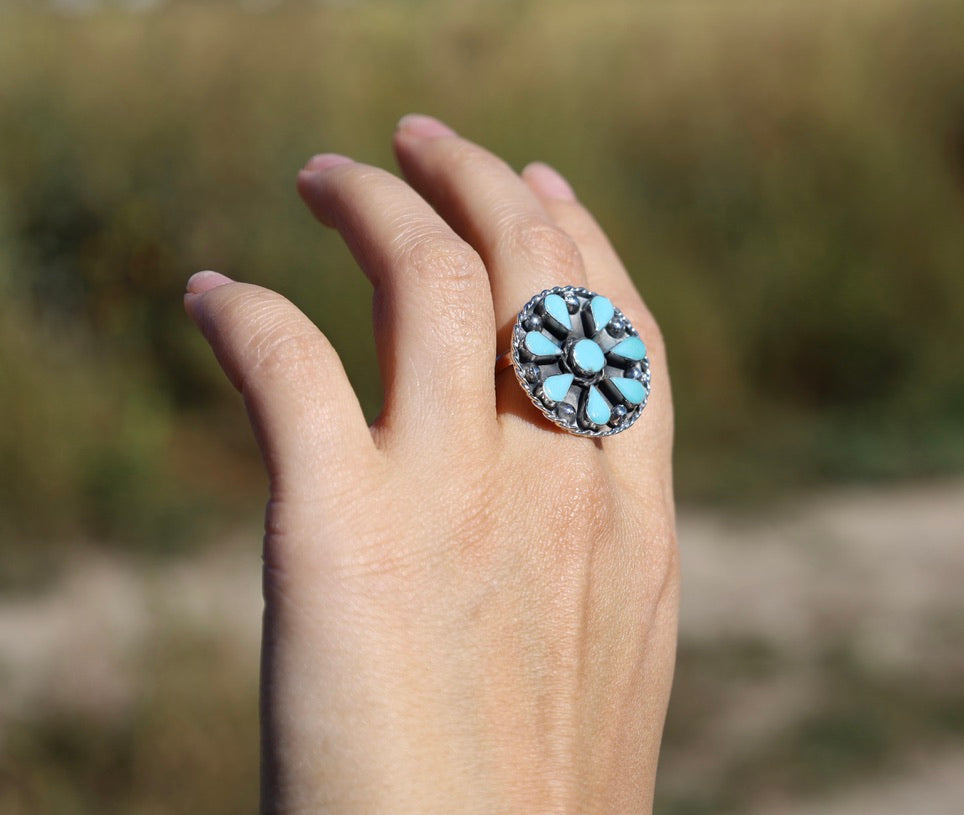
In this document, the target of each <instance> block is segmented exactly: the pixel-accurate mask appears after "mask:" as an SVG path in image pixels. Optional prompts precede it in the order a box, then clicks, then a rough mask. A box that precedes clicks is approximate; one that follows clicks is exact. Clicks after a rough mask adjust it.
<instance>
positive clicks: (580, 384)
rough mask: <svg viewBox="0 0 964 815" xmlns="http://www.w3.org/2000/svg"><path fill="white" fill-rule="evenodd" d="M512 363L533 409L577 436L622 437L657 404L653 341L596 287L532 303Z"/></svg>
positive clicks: (557, 292)
mask: <svg viewBox="0 0 964 815" xmlns="http://www.w3.org/2000/svg"><path fill="white" fill-rule="evenodd" d="M510 357H511V360H512V367H513V369H514V370H515V374H516V378H517V379H518V380H519V384H521V385H522V387H523V388H524V389H525V391H526V393H528V394H529V398H530V399H532V402H533V404H534V405H535V406H536V407H537V408H539V410H541V411H542V413H543V414H544V415H545V416H546V418H548V419H549V420H550V421H551V422H552V423H553V424H555V425H558V426H559V427H561V428H562V429H563V430H566V431H568V432H569V433H576V434H578V435H580V436H612V435H613V434H614V433H621V432H622V431H623V430H626V429H628V428H629V427H631V426H632V425H633V423H634V422H635V421H636V420H637V419H638V418H639V415H640V413H642V411H643V408H645V407H646V401H647V400H648V399H649V388H650V374H649V357H648V356H647V354H646V345H645V343H644V342H643V341H642V340H641V339H640V338H639V334H637V332H636V329H635V328H633V326H632V324H631V323H630V322H629V320H627V319H626V318H625V317H624V316H623V314H622V312H621V311H620V310H619V309H618V308H615V307H614V306H613V304H612V303H611V302H610V301H609V300H608V299H607V298H606V297H603V296H602V295H599V294H596V293H595V292H591V291H589V290H588V289H582V288H578V287H575V286H557V287H555V288H552V289H546V290H545V291H544V292H542V293H540V294H537V295H536V296H535V297H533V298H532V299H531V300H530V301H529V302H528V303H526V304H525V306H523V308H522V311H520V312H519V316H518V317H517V318H516V321H515V325H514V326H513V328H512V348H511V350H510Z"/></svg>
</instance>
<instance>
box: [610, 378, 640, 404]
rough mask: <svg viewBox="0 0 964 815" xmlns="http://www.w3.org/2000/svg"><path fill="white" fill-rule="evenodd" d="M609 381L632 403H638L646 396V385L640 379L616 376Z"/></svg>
mask: <svg viewBox="0 0 964 815" xmlns="http://www.w3.org/2000/svg"><path fill="white" fill-rule="evenodd" d="M609 381H610V382H612V383H613V385H615V386H616V390H618V391H619V392H620V393H621V394H622V395H623V396H624V397H625V399H626V401H627V402H629V403H630V404H632V405H638V404H639V403H640V402H642V401H643V399H645V398H646V386H645V385H644V384H643V383H642V382H640V381H639V380H638V379H623V378H622V377H620V376H614V377H613V378H612V379H610V380H609Z"/></svg>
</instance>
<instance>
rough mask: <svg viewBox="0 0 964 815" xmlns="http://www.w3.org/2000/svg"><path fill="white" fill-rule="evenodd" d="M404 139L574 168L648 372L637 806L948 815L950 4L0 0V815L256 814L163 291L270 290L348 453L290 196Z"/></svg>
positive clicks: (357, 348)
mask: <svg viewBox="0 0 964 815" xmlns="http://www.w3.org/2000/svg"><path fill="white" fill-rule="evenodd" d="M413 110H415V111H421V112H426V113H432V114H435V115H438V116H440V117H442V118H444V119H445V120H446V121H448V122H449V123H450V124H452V125H453V126H454V127H456V128H457V129H458V130H460V131H461V132H463V133H465V134H467V135H468V136H470V137H471V138H473V139H475V140H477V141H480V142H482V143H483V144H485V145H487V146H489V147H490V148H492V149H493V150H494V151H495V152H497V153H499V154H501V155H502V156H504V157H505V158H507V159H508V160H509V161H510V162H511V163H512V164H513V165H514V166H516V167H521V166H523V165H524V164H525V163H527V162H529V161H531V160H534V159H541V160H544V161H548V162H550V163H552V164H553V165H555V166H556V167H558V168H559V169H560V170H561V171H562V172H563V173H564V174H565V175H567V176H568V178H569V179H570V180H571V181H572V183H573V185H574V187H575V188H576V190H577V191H578V193H579V194H580V196H581V198H582V199H583V200H584V201H585V202H586V203H587V204H588V206H589V207H590V208H591V209H592V210H593V212H594V213H595V214H596V215H597V217H598V219H599V220H600V221H601V222H602V224H603V225H604V227H605V228H606V229H607V230H608V232H609V234H610V235H611V237H612V239H613V241H614V243H615V245H616V247H617V249H618V250H619V251H620V253H621V254H622V256H623V258H624V260H625V262H626V264H627V266H628V268H629V269H630V270H631V271H632V273H633V274H634V276H635V278H636V280H637V282H638V283H639V285H640V287H641V288H642V290H643V292H644V294H645V296H646V298H647V300H648V302H649V304H650V306H651V308H652V310H653V311H654V312H655V314H656V315H657V317H658V319H659V320H660V323H661V325H662V328H663V330H664V333H665V335H666V338H667V343H668V347H669V353H670V359H671V364H672V374H673V384H674V389H675V400H676V405H677V410H678V442H677V453H676V472H677V490H678V495H679V498H680V545H681V550H682V557H683V569H684V573H683V578H684V598H683V615H682V630H681V644H680V658H679V664H678V669H677V681H676V687H675V690H674V696H673V700H672V703H671V706H670V714H669V721H668V724H667V732H666V745H665V750H664V754H663V758H662V767H661V773H660V777H659V788H658V798H657V812H658V813H662V814H663V815H699V814H701V813H744V812H745V813H761V814H762V813H800V814H801V815H802V814H803V813H817V812H820V813H841V814H844V813H849V814H850V815H856V813H864V812H876V813H884V814H885V815H889V813H897V812H900V813H904V812H908V811H912V812H915V813H951V812H959V811H960V806H961V803H960V802H961V801H962V800H964V604H962V599H961V586H962V584H964V376H962V373H961V368H962V362H964V331H962V330H961V322H962V315H964V274H962V272H964V229H962V215H964V4H962V3H960V2H951V0H876V1H875V0H862V1H861V0H848V1H844V0H841V1H840V2H831V0H817V1H816V2H815V1H814V0H772V1H771V2H765V3H764V2H743V1H742V0H715V2H703V1H702V0H674V1H673V2H671V1H670V0H643V1H641V0H635V2H630V0H594V2H592V3H589V2H575V0H522V1H520V2H509V1H508V0H503V1H502V2H495V1H494V0H492V1H490V2H459V3H444V2H442V1H441V0H411V1H410V2H385V1H384V0H369V1H368V2H365V1H364V0H357V1H356V2H352V0H340V1H338V2H336V1H335V0H332V2H327V3H325V2H294V1H290V2H270V0H268V1H267V2H264V1H261V2H259V0H247V2H227V1H226V0H225V1H224V2H206V3H203V4H190V3H184V2H162V1H161V0H129V2H126V3H123V2H115V3H106V2H104V3H100V2H96V0H51V2H9V0H0V812H3V813H9V814H10V815H19V814H20V813H57V814H58V815H59V813H87V812H97V813H104V814H109V813H144V814H150V813H162V812H163V813H198V812H204V813H215V814H216V813H237V812H243V811H252V810H253V809H254V808H255V806H256V804H255V801H256V793H257V663H258V653H257V649H258V625H259V614H260V582H259V581H260V575H259V567H260V561H259V557H260V551H259V548H260V547H259V543H260V524H261V513H262V508H263V504H264V499H265V496H266V483H265V479H264V477H263V476H262V474H261V471H260V465H259V461H258V457H257V453H256V450H255V447H254V445H253V443H252V441H251V439H250V437H249V431H248V428H247V422H246V419H245V415H244V411H243V408H242V405H241V402H240V400H239V398H238V397H237V396H236V394H235V393H234V392H233V391H232V390H231V388H230V387H229V386H228V385H227V383H226V382H225V381H224V379H223V377H222V375H221V373H220V371H219V369H218V368H217V366H216V364H215V363H214V361H213V359H212V358H211V355H210V352H209V350H208V348H207V346H206V345H205V344H204V343H203V342H202V341H201V339H200V338H199V336H198V335H197V334H196V333H195V330H194V328H193V326H191V325H190V324H189V321H188V320H187V319H186V317H185V316H184V314H183V312H182V307H181V293H182V291H183V286H184V282H185V280H186V278H187V277H188V276H189V275H190V274H191V273H192V272H194V271H197V270H199V269H204V268H213V269H217V270H219V271H222V272H224V273H226V274H229V275H230V276H232V277H235V278H237V279H241V280H246V281H253V282H258V283H262V284H265V285H268V286H271V287H273V288H275V289H277V290H279V291H281V292H283V293H285V294H286V295H287V296H289V297H290V298H291V299H292V300H294V301H295V302H296V303H298V304H299V305H300V306H302V307H303V308H304V310H305V311H306V312H307V313H308V314H309V315H311V316H313V317H314V318H315V319H316V320H317V321H318V323H319V325H320V326H321V328H322V329H323V330H324V331H325V332H326V334H327V335H328V336H329V337H330V338H331V339H332V341H333V342H334V344H335V345H336V347H337V348H338V349H339V351H340V352H341V354H342V357H343V359H344V361H345V365H346V367H347V369H348V371H349V374H350V375H351V376H353V378H355V380H356V381H357V384H358V393H359V396H360V398H361V400H362V403H363V405H364V406H365V409H366V411H367V412H368V415H369V416H371V417H374V415H376V414H377V411H378V407H379V398H380V396H379V393H378V391H377V389H376V388H375V387H373V386H372V385H371V379H372V378H371V376H370V372H371V371H372V370H373V369H374V368H375V361H374V349H373V345H372V341H371V336H370V331H369V330H368V327H367V325H368V324H367V321H368V309H369V294H370V293H369V289H368V285H367V283H366V282H365V280H364V278H363V277H362V276H361V274H360V273H358V272H357V270H356V268H355V266H354V264H353V262H352V260H351V258H350V257H349V256H348V254H347V252H346V251H345V250H344V248H343V247H342V246H341V245H340V243H339V241H338V240H337V238H336V237H334V236H333V235H332V234H330V233H326V232H325V231H324V230H322V229H321V228H320V227H318V226H317V225H316V224H315V223H314V222H313V221H312V219H311V218H310V217H309V215H308V214H307V212H306V211H305V210H304V209H303V207H302V205H301V204H300V202H299V200H298V198H297V195H296V193H295V191H294V177H295V173H296V171H297V170H298V168H299V167H300V166H301V165H302V164H303V163H304V161H305V160H306V159H307V158H308V157H309V156H310V155H312V154H313V153H315V152H320V151H337V152H343V153H347V154H349V155H351V156H353V157H355V158H358V159H360V160H363V161H366V162H369V163H374V164H379V165H382V166H386V167H388V166H392V159H391V153H390V147H389V144H390V134H391V131H392V129H393V127H394V124H395V122H396V120H397V119H398V118H399V116H401V115H402V114H404V113H406V112H409V111H413ZM332 302H337V303H338V304H339V306H338V308H337V309H331V310H324V309H323V306H324V305H325V304H328V303H332Z"/></svg>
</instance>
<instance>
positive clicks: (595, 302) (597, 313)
mask: <svg viewBox="0 0 964 815" xmlns="http://www.w3.org/2000/svg"><path fill="white" fill-rule="evenodd" d="M589 312H590V313H591V314H592V325H593V328H594V329H595V330H596V331H601V330H602V329H604V328H605V327H606V326H607V325H609V321H610V320H611V319H612V318H613V315H614V314H615V313H616V309H614V308H613V304H612V303H610V302H609V298H608V297H603V296H602V295H598V294H597V295H596V296H595V297H593V298H592V301H590V303H589Z"/></svg>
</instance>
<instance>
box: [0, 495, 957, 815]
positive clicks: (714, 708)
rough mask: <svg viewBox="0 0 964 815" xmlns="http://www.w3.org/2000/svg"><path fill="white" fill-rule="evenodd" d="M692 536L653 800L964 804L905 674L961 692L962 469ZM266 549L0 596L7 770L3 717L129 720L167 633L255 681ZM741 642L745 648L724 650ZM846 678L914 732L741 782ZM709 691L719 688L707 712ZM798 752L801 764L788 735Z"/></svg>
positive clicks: (706, 526) (885, 811) (0, 733)
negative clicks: (871, 692) (788, 774)
mask: <svg viewBox="0 0 964 815" xmlns="http://www.w3.org/2000/svg"><path fill="white" fill-rule="evenodd" d="M241 538H245V539H249V540H250V545H248V544H247V543H246V542H245V541H244V540H241ZM679 541H680V551H681V559H682V570H683V581H684V582H683V606H682V613H681V632H680V634H681V659H680V665H679V668H678V671H677V689H678V693H679V694H680V695H679V697H677V696H676V695H675V694H674V700H673V705H672V706H671V714H670V722H669V726H668V730H667V749H666V752H665V754H664V759H663V766H662V768H661V774H660V787H661V790H662V791H663V792H662V795H663V799H662V800H663V805H662V807H658V809H657V811H659V810H660V808H662V810H663V811H665V812H684V811H694V812H696V811H700V812H702V811H704V809H705V810H706V811H710V807H709V806H705V807H704V809H699V807H696V806H695V805H690V804H687V801H690V798H691V797H692V796H691V794H690V793H689V792H688V791H691V790H692V789H693V787H694V785H697V786H700V787H702V788H704V789H705V790H706V796H704V798H705V797H707V796H708V797H709V798H713V796H714V795H718V796H719V800H720V801H724V802H727V801H728V802H729V803H724V804H720V806H719V809H720V811H723V810H728V811H740V812H747V813H751V814H752V815H764V814H765V813H766V814H767V815H816V813H818V812H819V813H821V814H822V815H857V813H861V815H862V814H863V813H868V812H872V813H876V815H898V813H899V815H905V813H908V812H913V813H917V814H918V815H924V814H927V813H934V814H935V815H937V813H941V814H942V815H943V814H944V813H948V814H949V813H955V812H960V811H962V810H961V806H962V804H961V802H962V801H964V739H962V737H961V733H960V730H954V729H950V730H946V729H942V727H941V726H940V723H939V720H940V708H939V705H938V708H937V716H936V719H935V715H934V714H933V711H932V712H931V713H927V714H926V716H929V717H930V718H928V719H927V721H929V722H932V724H931V725H928V726H927V727H923V726H917V723H916V722H915V719H914V717H915V716H916V715H917V714H916V713H915V711H916V710H917V708H916V707H914V705H913V704H912V703H909V702H908V701H907V697H908V693H903V692H902V690H901V689H902V688H903V689H906V688H908V687H909V694H910V695H911V696H913V694H914V693H916V692H917V691H916V690H915V688H916V687H917V684H916V683H917V682H918V679H917V678H918V677H919V687H920V688H921V690H920V693H921V694H926V693H930V690H928V689H933V688H948V687H951V688H952V690H951V691H948V692H949V693H950V694H951V696H950V697H948V698H953V699H959V698H960V697H959V696H958V695H954V694H956V693H958V691H957V690H956V688H958V687H961V686H964V647H962V646H964V593H962V586H964V482H961V481H957V482H943V483H937V484H928V485H913V486H903V487H893V488H887V489H852V490H846V491H838V492H834V493H828V494H823V495H815V496H811V497H808V498H806V499H802V500H799V501H797V502H794V503H792V504H786V505H783V506H781V507H779V508H776V509H774V510H772V511H771V512H769V513H768V514H766V515H765V516H761V515H759V514H757V515H752V516H749V515H748V516H743V515H734V514H732V513H725V512H716V511H713V512H711V511H705V510H700V511H694V510H687V509H685V508H684V509H683V510H682V511H681V513H680V518H679ZM257 549H258V543H257V535H256V534H255V533H252V534H250V536H249V535H248V533H247V532H245V533H244V534H243V535H241V536H240V537H239V540H236V541H229V542H228V543H226V544H225V545H224V546H222V547H218V548H217V549H216V550H212V551H209V552H207V553H206V554H204V555H203V556H201V557H200V558H198V559H195V560H192V561H181V562H173V563H168V564H167V565H165V566H163V567H161V568H156V567H154V568H146V567H143V566H140V567H138V566H137V565H135V563H133V562H125V561H122V560H118V559H108V558H106V557H104V556H101V555H97V554H92V553H91V551H90V549H89V548H85V547H79V548H78V552H79V553H78V554H77V555H76V557H75V559H74V561H73V562H71V563H70V564H69V568H67V569H66V571H65V575H64V577H63V579H62V580H61V581H60V582H59V583H58V584H57V585H56V586H55V587H53V588H52V589H48V590H46V591H44V592H43V593H42V594H40V595H39V596H20V597H16V598H0V766H2V763H3V761H4V751H5V749H6V738H5V737H6V735H7V731H8V729H9V727H10V726H12V725H13V724H19V725H23V724H24V723H27V724H28V725H29V723H30V721H31V720H32V719H33V718H35V717H37V716H39V715H40V714H42V713H43V712H44V711H48V710H51V709H54V710H57V711H60V712H63V713H66V714H68V715H76V716H80V717H85V718H86V719H91V720H96V719H105V720H111V719H116V718H117V717H123V716H124V715H125V711H126V710H127V709H128V708H129V706H130V704H131V701H132V699H133V698H134V696H135V695H136V694H137V693H138V687H139V686H140V683H141V676H140V674H139V672H140V671H141V670H142V665H143V660H141V659H139V657H138V655H139V654H142V653H143V651H144V649H145V648H147V647H150V644H151V643H154V642H158V641H161V640H164V639H165V637H169V635H170V632H171V631H191V632H202V633H203V634H204V635H205V636H209V637H211V638H216V639H217V641H218V642H219V643H221V645H222V646H223V647H222V648H221V649H220V657H219V658H221V659H223V654H224V653H228V654H233V657H231V658H232V659H236V664H235V666H234V669H236V670H237V671H238V672H239V673H240V674H242V675H244V676H245V677H246V678H245V680H244V681H245V682H247V683H250V684H252V685H253V683H254V682H255V681H256V665H257V649H258V639H259V625H260V612H261V598H260V574H259V567H260V561H259V552H258V551H257ZM828 643H831V644H833V645H834V647H835V648H837V649H838V650H839V649H840V648H841V647H843V648H844V650H845V652H846V654H847V659H848V660H850V661H849V662H847V665H857V666H859V670H860V673H859V675H858V680H857V683H856V685H855V684H854V682H851V681H850V680H846V681H845V680H839V677H838V678H834V677H837V674H833V673H832V672H831V674H828V673H827V671H828V670H830V669H828V668H827V667H826V665H827V664H828V663H827V662H826V660H825V656H826V654H827V653H828V650H827V648H828ZM841 644H842V645H841ZM746 648H749V651H748V652H747V653H748V655H749V656H748V657H747V658H746V659H745V660H743V661H741V659H740V658H739V656H737V657H736V658H733V659H731V658H730V656H729V654H730V652H731V651H733V649H736V650H739V649H746ZM834 653H836V652H834ZM761 654H763V655H764V657H763V660H764V663H765V665H767V666H769V667H768V668H765V669H763V670H759V664H760V659H761V657H760V655H761ZM754 655H756V656H754ZM734 659H735V662H734ZM731 663H732V664H731ZM747 665H749V666H750V667H746V666H747ZM753 665H756V666H757V668H753ZM774 666H776V667H774ZM848 670H850V669H848ZM853 675H854V674H853V671H852V670H851V672H850V673H848V674H846V676H853ZM828 676H830V677H831V678H830V679H829V680H828ZM838 681H839V682H842V683H843V684H839V687H841V688H845V687H857V688H858V694H859V693H860V690H859V688H860V684H859V683H860V682H864V683H867V687H873V688H876V689H877V691H875V692H876V693H878V694H879V699H880V701H879V702H878V703H875V704H878V706H879V707H880V708H881V709H891V707H892V708H893V709H894V710H898V711H903V713H902V714H901V715H902V716H903V717H904V718H903V719H902V720H901V721H904V722H905V725H906V726H907V727H908V730H907V732H908V736H907V739H906V743H902V739H901V736H900V732H901V731H899V730H896V731H895V730H893V729H890V730H886V731H885V732H886V733H887V734H889V735H888V736H887V738H888V739H889V742H888V743H889V744H890V747H889V748H888V751H889V752H887V753H886V755H884V754H879V751H878V752H875V753H873V755H874V756H876V758H875V760H874V761H873V762H870V763H869V764H868V763H866V762H864V763H860V762H857V763H854V762H853V761H852V758H853V755H854V753H853V751H851V752H849V753H847V752H844V753H843V754H842V755H843V757H844V759H842V760H846V761H851V764H853V771H852V772H850V771H848V772H846V773H844V774H843V775H842V776H835V775H833V773H831V774H830V776H831V781H832V783H831V782H828V783H827V784H826V786H825V787H824V786H823V784H822V783H820V782H819V779H818V783H815V784H814V785H811V786H812V788H808V789H806V790H805V791H804V792H802V793H800V794H797V792H798V791H799V790H798V789H797V788H796V787H794V785H793V784H789V785H786V784H782V785H781V784H780V783H761V784H759V786H758V787H757V786H753V785H752V784H751V785H750V787H749V788H747V785H746V784H744V783H743V782H742V781H740V782H739V783H738V784H736V786H738V787H740V789H737V790H735V791H734V789H732V787H733V786H734V783H735V782H733V779H734V778H738V779H742V778H744V776H745V775H746V774H747V773H750V776H752V775H753V774H754V773H757V774H760V773H762V772H763V771H762V770H761V771H759V772H758V771H757V770H753V769H752V767H755V766H759V767H763V768H765V772H766V773H772V772H774V768H773V767H772V766H771V765H770V764H766V763H765V762H763V763H760V759H759V758H757V759H754V760H755V761H757V764H756V765H752V766H751V765H748V764H747V761H748V760H749V759H747V758H746V757H747V756H757V757H759V755H760V753H761V751H762V752H766V751H767V749H768V748H767V745H774V744H781V743H790V744H793V743H794V742H792V739H791V737H790V736H786V737H784V735H783V734H785V733H787V734H790V733H796V734H799V733H800V732H802V731H801V730H800V723H801V722H804V723H805V722H806V716H807V715H809V714H810V713H812V712H813V711H814V710H815V709H817V708H818V707H819V706H820V705H821V704H823V703H824V701H825V699H826V696H827V694H828V692H830V693H833V692H834V691H833V689H834V688H836V687H838V685H835V684H833V683H834V682H838ZM847 682H850V684H849V685H848V684H847ZM828 688H829V689H830V691H828ZM880 688H885V689H890V690H887V693H890V694H891V695H890V696H887V695H886V693H883V692H881V691H880V690H879V689H880ZM840 692H841V694H843V695H842V696H841V698H842V699H844V700H845V699H846V698H847V697H846V696H845V693H846V691H845V690H841V691H840ZM941 692H943V691H941ZM881 694H882V695H881ZM943 698H944V697H940V699H939V700H938V703H939V704H944V702H943V701H941V699H943ZM701 699H709V700H711V701H712V704H709V703H707V705H705V706H704V707H703V708H701V707H700V701H701ZM894 700H896V701H894ZM938 703H935V704H938ZM888 706H891V707H888ZM710 708H711V709H710ZM928 710H930V708H928ZM694 711H695V712H694ZM907 711H910V713H907ZM920 715H921V716H922V717H925V718H926V716H925V714H924V713H921V714H920ZM922 720H923V719H922ZM886 721H889V720H886ZM934 721H937V722H938V724H936V725H934V724H933V722H934ZM886 727H890V725H889V724H887V725H886ZM805 732H809V731H805ZM894 733H897V736H896V737H895V736H894ZM835 744H836V743H835V742H830V745H831V748H832V749H837V748H836V747H835V746H834V745H835ZM895 745H896V746H895ZM777 752H779V751H777ZM858 755H860V754H859V753H858ZM740 757H743V758H740ZM737 759H739V761H738V760H737ZM774 761H777V759H774ZM785 761H789V762H791V763H792V761H794V757H793V755H792V750H791V751H790V753H788V757H785ZM748 766H751V769H750V770H747V769H746V768H747V767H748ZM848 766H850V765H848ZM780 772H781V771H780V770H779V768H777V777H782V776H780ZM740 773H743V774H744V775H740ZM784 775H785V773H784ZM801 777H802V778H804V779H806V778H809V776H807V775H803V776H801ZM728 785H729V786H728ZM741 790H742V791H741ZM795 790H797V791H795ZM687 795H690V798H687ZM687 807H689V809H687Z"/></svg>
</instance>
